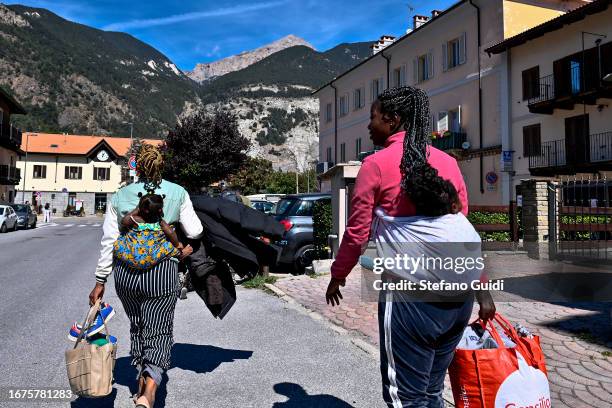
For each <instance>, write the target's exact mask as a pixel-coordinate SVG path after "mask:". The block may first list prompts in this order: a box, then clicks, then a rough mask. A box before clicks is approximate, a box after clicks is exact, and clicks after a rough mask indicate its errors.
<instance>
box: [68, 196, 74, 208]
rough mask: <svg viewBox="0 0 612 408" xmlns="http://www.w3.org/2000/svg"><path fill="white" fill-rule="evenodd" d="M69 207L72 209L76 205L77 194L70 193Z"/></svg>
mask: <svg viewBox="0 0 612 408" xmlns="http://www.w3.org/2000/svg"><path fill="white" fill-rule="evenodd" d="M68 205H69V206H71V207H74V206H75V205H76V193H68Z"/></svg>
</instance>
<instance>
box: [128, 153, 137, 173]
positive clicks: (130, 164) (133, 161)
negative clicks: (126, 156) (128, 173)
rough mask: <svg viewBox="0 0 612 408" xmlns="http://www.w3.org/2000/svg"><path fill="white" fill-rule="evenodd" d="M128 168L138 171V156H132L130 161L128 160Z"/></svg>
mask: <svg viewBox="0 0 612 408" xmlns="http://www.w3.org/2000/svg"><path fill="white" fill-rule="evenodd" d="M128 167H129V168H130V170H136V156H130V160H128Z"/></svg>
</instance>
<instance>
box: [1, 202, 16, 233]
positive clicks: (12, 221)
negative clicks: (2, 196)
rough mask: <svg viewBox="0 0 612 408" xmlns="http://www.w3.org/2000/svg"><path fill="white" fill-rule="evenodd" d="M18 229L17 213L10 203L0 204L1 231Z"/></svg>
mask: <svg viewBox="0 0 612 408" xmlns="http://www.w3.org/2000/svg"><path fill="white" fill-rule="evenodd" d="M8 230H13V231H16V230H17V214H15V211H14V210H13V207H11V206H10V205H0V232H3V233H4V232H6V231H8Z"/></svg>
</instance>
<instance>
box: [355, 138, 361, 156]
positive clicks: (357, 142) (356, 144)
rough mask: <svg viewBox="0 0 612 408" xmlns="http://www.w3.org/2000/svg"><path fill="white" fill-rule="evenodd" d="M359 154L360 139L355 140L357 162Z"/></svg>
mask: <svg viewBox="0 0 612 408" xmlns="http://www.w3.org/2000/svg"><path fill="white" fill-rule="evenodd" d="M359 153H361V138H360V137H359V138H357V140H355V159H357V160H359Z"/></svg>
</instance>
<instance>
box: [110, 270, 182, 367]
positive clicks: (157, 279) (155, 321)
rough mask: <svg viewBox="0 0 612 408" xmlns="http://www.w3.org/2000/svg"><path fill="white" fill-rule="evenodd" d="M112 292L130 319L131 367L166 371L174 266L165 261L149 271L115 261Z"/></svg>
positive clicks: (174, 291)
mask: <svg viewBox="0 0 612 408" xmlns="http://www.w3.org/2000/svg"><path fill="white" fill-rule="evenodd" d="M113 272H114V275H115V290H116V291H117V296H119V299H120V300H121V303H122V304H123V308H124V309H125V313H126V314H127V316H128V318H129V319H130V341H131V345H130V354H131V356H132V365H135V366H142V365H143V364H153V365H156V366H158V367H160V368H162V369H163V370H167V369H168V368H170V351H171V349H172V344H173V337H172V329H173V323H174V308H175V306H176V301H177V299H178V295H179V291H180V285H179V279H178V263H177V262H176V261H174V260H170V259H168V260H165V261H162V262H160V263H159V264H157V265H156V266H154V267H153V268H151V269H147V270H139V269H133V268H130V267H129V266H127V265H126V264H124V263H122V262H120V261H117V260H115V264H114V266H113Z"/></svg>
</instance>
